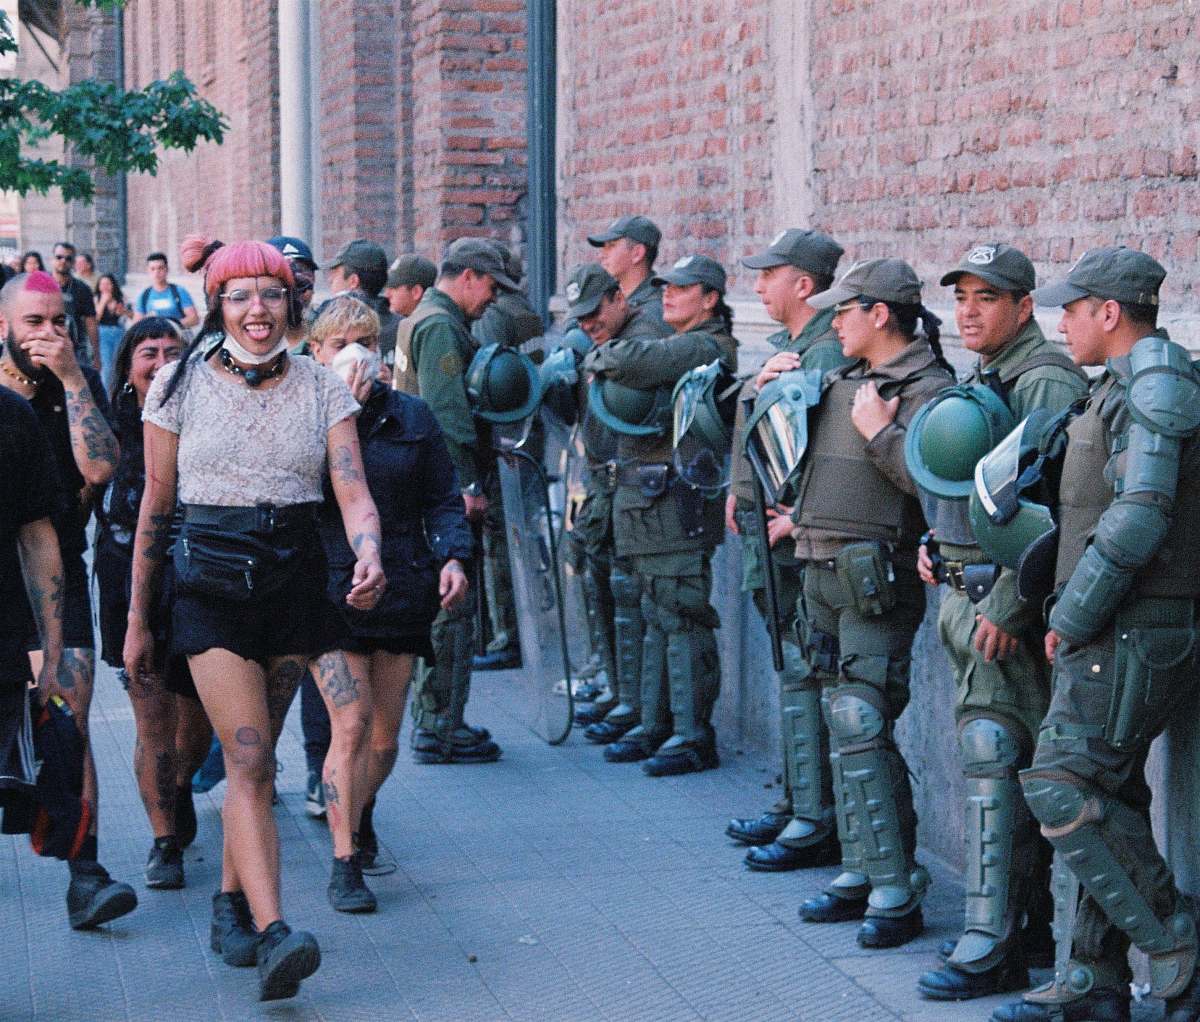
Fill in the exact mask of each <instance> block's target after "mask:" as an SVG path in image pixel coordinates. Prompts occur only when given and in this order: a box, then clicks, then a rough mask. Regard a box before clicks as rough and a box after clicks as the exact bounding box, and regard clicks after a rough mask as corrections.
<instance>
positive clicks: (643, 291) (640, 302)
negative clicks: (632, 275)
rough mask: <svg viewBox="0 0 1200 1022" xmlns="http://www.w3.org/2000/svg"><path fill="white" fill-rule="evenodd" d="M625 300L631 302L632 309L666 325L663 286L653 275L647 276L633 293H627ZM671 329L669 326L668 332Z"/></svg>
mask: <svg viewBox="0 0 1200 1022" xmlns="http://www.w3.org/2000/svg"><path fill="white" fill-rule="evenodd" d="M625 301H627V302H628V303H629V307H630V308H631V309H634V310H635V311H637V312H641V313H643V314H644V315H646V316H649V317H651V318H652V319H655V320H657V321H658V322H659V323H662V324H663V326H664V327H666V323H663V306H662V286H661V285H659V284H655V283H654V276H653V275H651V276H649V277H647V278H646V279H645V280H643V281H642V282H641V283H640V284H639V285H638V286H637V287H635V288H634V289H633V291H632V292H631V293H629V294H627V295H626V296H625ZM670 329H671V328H670V327H667V332H668V333H669V332H670Z"/></svg>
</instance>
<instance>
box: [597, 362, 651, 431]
mask: <svg viewBox="0 0 1200 1022" xmlns="http://www.w3.org/2000/svg"><path fill="white" fill-rule="evenodd" d="M588 407H589V408H590V409H591V410H592V412H593V414H594V415H595V416H596V418H597V419H599V420H600V421H601V422H602V423H604V425H606V426H607V427H608V428H609V429H611V430H612V431H613V432H614V433H620V434H622V435H623V436H662V435H663V434H664V433H665V432H666V431H667V426H668V425H669V424H670V422H671V392H670V391H669V390H667V388H666V387H655V388H654V389H653V390H639V389H638V388H637V387H628V386H626V385H625V384H624V383H617V382H616V380H609V379H606V378H605V377H602V376H598V377H596V378H595V379H594V380H592V383H591V386H590V387H588Z"/></svg>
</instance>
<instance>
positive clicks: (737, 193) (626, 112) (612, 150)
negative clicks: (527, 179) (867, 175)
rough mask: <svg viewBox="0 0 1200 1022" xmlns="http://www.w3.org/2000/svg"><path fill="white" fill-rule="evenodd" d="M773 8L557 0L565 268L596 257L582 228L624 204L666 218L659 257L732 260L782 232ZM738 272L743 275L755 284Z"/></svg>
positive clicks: (711, 2)
mask: <svg viewBox="0 0 1200 1022" xmlns="http://www.w3.org/2000/svg"><path fill="white" fill-rule="evenodd" d="M771 8H772V4H771V2H770V0H704V2H697V3H688V4H679V3H676V4H650V3H646V2H645V0H614V2H611V3H608V4H605V5H604V8H603V12H602V13H598V11H597V9H596V8H594V7H593V6H592V5H590V4H585V3H571V4H563V5H560V11H559V18H558V47H559V53H560V59H561V66H560V73H559V98H558V102H559V123H560V126H561V127H560V139H559V229H558V236H559V239H560V250H561V257H562V267H563V269H564V270H567V269H569V267H570V266H572V265H574V264H575V263H578V262H580V261H582V260H584V259H588V258H593V257H594V250H592V249H590V248H589V247H588V246H587V243H586V240H585V237H586V235H587V234H589V233H593V232H595V231H596V230H598V229H599V228H601V227H603V226H604V225H606V224H607V223H608V222H609V221H610V220H612V219H613V218H614V217H616V216H619V215H621V214H622V213H629V212H638V213H647V214H649V215H650V216H651V217H653V218H654V220H655V221H656V222H657V223H658V225H659V226H660V227H661V228H662V231H663V246H662V252H661V258H660V260H659V261H660V263H663V262H665V261H667V260H672V259H674V258H676V257H677V256H679V255H683V254H685V253H688V252H704V253H706V254H708V255H711V256H713V257H715V258H718V259H721V260H723V261H725V262H727V263H729V262H730V261H731V255H733V254H737V255H741V254H744V252H745V251H746V250H747V248H748V246H749V245H751V244H753V241H754V240H756V239H762V238H763V237H766V238H769V237H770V236H771V235H773V234H774V233H775V231H776V229H777V228H776V226H775V224H774V222H773V220H772V218H771V215H770V211H771V208H772V201H773V200H772V193H771V186H772V166H771V164H772V159H771V153H772V122H773V120H774V117H775V111H774V108H773V96H774V85H775V82H774V77H773V73H772V70H771V67H770V64H769V61H768V52H769V46H770V31H769V28H770V24H769V22H770V17H771V15H770V12H771ZM727 268H728V269H729V270H730V271H731V272H732V273H734V274H735V277H736V271H735V268H734V267H732V266H727ZM742 276H744V277H746V278H747V281H738V280H736V279H735V280H734V287H738V286H739V285H740V287H741V289H742V290H744V291H749V289H750V287H751V286H752V284H751V283H750V282H748V278H749V275H748V274H745V273H743V274H742ZM560 279H565V276H564V275H563V274H560Z"/></svg>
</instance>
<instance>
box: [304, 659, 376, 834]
mask: <svg viewBox="0 0 1200 1022" xmlns="http://www.w3.org/2000/svg"><path fill="white" fill-rule="evenodd" d="M311 670H312V672H313V679H314V680H315V681H316V683H317V689H318V691H319V692H320V693H321V698H322V699H324V700H325V705H326V707H328V709H329V725H330V735H331V741H330V743H329V752H328V753H327V754H326V755H325V769H324V772H323V774H322V780H323V782H324V784H325V806H326V809H327V810H328V813H327V815H328V819H329V830H330V833H331V834H332V835H333V854H334V855H336V856H338V857H339V858H343V857H345V856H347V855H349V854H350V853H351V852H353V851H354V844H353V834H354V832H355V831H357V830H358V818H359V814H360V813H361V812H362V807H363V803H364V802H366V800H367V799H368V798H369V797H370V795H369V793H367V792H366V791H365V790H364V789H365V784H366V779H367V778H366V770H365V766H366V759H367V757H366V755H365V752H366V744H367V733H368V729H369V727H370V723H371V687H370V680H369V672H370V660H369V659H368V658H367V657H365V656H362V655H360V654H358V653H344V652H341V651H334V652H332V653H324V654H322V655H321V656H320V657H318V658H317V659H316V660H315V661H314V662H313V664H312V668H311Z"/></svg>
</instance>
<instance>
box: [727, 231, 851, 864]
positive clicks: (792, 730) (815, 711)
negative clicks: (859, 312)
mask: <svg viewBox="0 0 1200 1022" xmlns="http://www.w3.org/2000/svg"><path fill="white" fill-rule="evenodd" d="M842 253H843V249H842V246H841V245H839V244H838V243H837V242H836V241H834V240H833V239H832V238H830V237H829V236H828V235H826V234H822V233H821V232H820V231H811V230H800V229H798V228H792V229H790V230H786V231H781V232H780V233H779V234H778V235H777V236H776V237H775V240H774V241H772V242H771V244H770V245H769V246H768V247H767V248H766V250H765V251H763V252H759V253H757V254H756V255H753V256H750V257H748V258H746V259H743V260H742V265H743V266H745V267H747V268H748V269H751V270H757V271H758V277H757V279H756V281H755V284H754V290H755V292H756V293H757V295H758V296H759V298H760V299H761V300H762V303H763V305H764V306H765V308H766V311H767V314H768V315H769V316H770V317H771V318H772V319H773V320H775V321H776V322H777V323H779V324H781V325H782V327H783V329H782V330H779V331H777V332H776V333H774V334H772V335H771V336H770V337H768V338H767V343H768V344H770V345H771V347H772V348H774V349H775V354H773V356H772V357H771V358H770V359H769V360H768V362H767V363H766V364H767V365H768V366H772V367H773V368H772V373H773V374H775V375H777V374H779V373H781V372H788V371H793V370H797V369H799V370H815V371H817V372H818V373H820V374H821V375H824V373H825V372H827V371H828V370H830V369H836V368H837V367H838V366H841V365H845V364H846V363H847V361H848V360H847V359H846V357H845V356H844V355H843V354H842V347H841V345H840V344H839V343H838V339H837V334H836V333H835V332H834V330H833V325H832V324H833V311H832V310H831V309H823V310H820V311H818V310H817V309H815V308H813V307H812V306H811V305H810V304H809V301H808V300H809V298H811V297H812V296H813V295H814V294H818V293H820V292H822V291H827V290H828V289H829V288H830V286H831V285H832V284H833V279H834V276H835V274H836V273H837V264H838V260H839V259H840V258H841V257H842ZM756 375H757V374H756ZM757 397H758V388H757V380H756V379H755V378H753V377H752V378H751V379H749V380H748V381H747V382H746V384H745V385H744V386H743V388H742V391H741V393H740V394H739V395H738V406H737V423H736V428H735V431H734V440H733V466H732V471H731V477H732V484H731V487H730V493H729V496H728V498H727V499H726V502H725V524H726V526H727V527H728V529H729V530H730V532H734V533H738V534H740V535H741V536H742V591H743V592H748V593H751V594H752V596H753V599H754V605H755V606H756V607H757V608H758V611H759V613H760V614H761V615H762V618H763V620H764V621H765V622H767V623H768V628H769V627H770V622H769V617H768V615H771V614H774V615H776V616H777V618H778V621H777V624H776V626H775V627H776V628H777V630H778V633H779V635H780V637H781V639H782V643H781V646H780V650H781V652H782V655H783V662H784V668H783V670H782V671H780V672H779V706H780V736H781V739H782V743H783V778H784V787H785V793H784V797H783V798H782V799H781V800H780V801H778V802H776V803H775V804H774V805H773V806H771V807H770V808H769V809H768V810H767V811H766V812H765V813H763V815H762V816H759V817H757V818H754V819H734V820H731V821H730V822H729V826H728V827H727V828H726V830H725V833H726V834H727V835H729V837H731V838H733V839H734V840H735V841H739V842H741V843H742V844H747V845H750V846H751V848H750V849H749V850H748V851H747V853H746V859H745V861H746V865H747V866H748V867H749V868H750V869H754V870H763V871H783V870H791V869H803V868H808V867H812V866H828V865H831V864H833V863H836V862H838V861H840V859H841V849H840V847H839V845H838V842H837V828H836V823H835V814H834V808H833V780H832V776H831V774H830V771H829V732H828V729H827V728H826V726H825V722H824V720H823V719H822V717H821V686H820V683H819V682H818V681H817V679H816V678H815V677H814V676H813V673H812V670H811V668H810V667H809V666H808V664H807V663H806V662H805V660H804V655H803V653H802V652H801V650H800V646H799V644H798V639H797V636H796V628H795V625H796V603H797V600H798V599H799V596H800V590H801V586H802V585H803V578H802V576H801V572H800V564H799V562H797V561H796V559H795V556H794V554H793V551H792V549H791V548H792V544H791V543H790V542H788V539H789V538H790V537H791V531H792V523H791V517H790V516H791V511H792V509H791V508H790V507H788V506H776V507H768V508H766V516H767V518H768V519H769V523H768V543H769V546H770V547H771V551H772V557H773V559H774V562H775V564H774V570H775V580H776V589H777V592H776V598H775V606H774V607H771V606H770V600H769V598H768V594H767V584H766V579H765V577H764V574H763V557H762V552H761V551H762V537H761V535H760V533H759V528H758V516H757V513H756V509H755V496H754V485H753V479H752V476H751V472H752V469H751V466H750V462H749V460H748V459H747V457H746V455H745V449H744V448H745V434H746V420H747V417H748V413H749V412H752V411H753V410H754V409H755V399H756V398H757ZM767 399H768V400H769V397H768V398H767ZM805 411H807V410H805ZM755 846H762V847H755Z"/></svg>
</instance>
